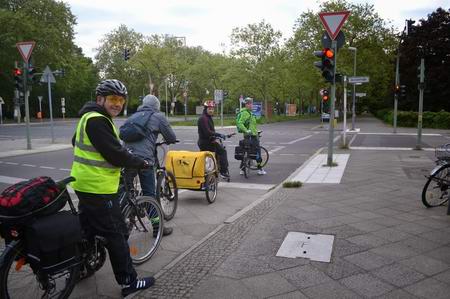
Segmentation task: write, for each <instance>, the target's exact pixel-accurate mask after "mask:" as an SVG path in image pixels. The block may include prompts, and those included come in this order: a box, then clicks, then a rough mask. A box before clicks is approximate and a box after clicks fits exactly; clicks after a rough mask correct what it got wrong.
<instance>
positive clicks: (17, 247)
mask: <svg viewBox="0 0 450 299" xmlns="http://www.w3.org/2000/svg"><path fill="white" fill-rule="evenodd" d="M22 244H23V243H22V242H18V241H13V242H11V243H10V244H9V245H8V246H6V248H5V250H4V251H3V254H2V258H3V261H4V263H3V266H2V267H1V269H0V298H11V299H15V298H17V299H22V298H58V299H61V298H68V297H69V295H70V293H71V292H72V290H73V287H74V286H75V282H76V280H77V278H78V277H79V271H80V266H79V265H75V266H73V267H70V268H67V269H64V270H61V271H59V272H58V273H55V274H46V273H43V272H42V271H41V270H35V271H33V269H31V267H30V264H29V263H28V262H27V260H26V254H25V251H24V246H23V245H22Z"/></svg>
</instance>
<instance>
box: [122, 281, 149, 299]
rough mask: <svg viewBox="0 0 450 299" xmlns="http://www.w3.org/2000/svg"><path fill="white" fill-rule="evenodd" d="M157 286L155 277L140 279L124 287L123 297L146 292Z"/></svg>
mask: <svg viewBox="0 0 450 299" xmlns="http://www.w3.org/2000/svg"><path fill="white" fill-rule="evenodd" d="M154 284H155V278H153V277H151V276H150V277H144V278H138V279H136V280H135V281H134V282H132V283H130V284H129V285H127V286H123V287H122V296H123V297H126V296H128V295H130V294H132V293H134V292H137V291H139V290H145V289H148V288H149V287H151V286H152V285H154Z"/></svg>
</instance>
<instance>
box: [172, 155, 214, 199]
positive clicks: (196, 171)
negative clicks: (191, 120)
mask: <svg viewBox="0 0 450 299" xmlns="http://www.w3.org/2000/svg"><path fill="white" fill-rule="evenodd" d="M166 170H167V171H170V172H172V173H173V174H174V176H175V179H176V182H177V187H178V188H179V189H188V190H196V191H205V193H206V199H207V200H208V202H209V203H213V202H214V201H215V200H216V197H217V186H218V182H219V180H218V168H217V162H216V158H215V155H214V153H212V152H208V151H201V152H190V151H168V152H167V155H166Z"/></svg>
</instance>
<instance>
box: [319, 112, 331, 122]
mask: <svg viewBox="0 0 450 299" xmlns="http://www.w3.org/2000/svg"><path fill="white" fill-rule="evenodd" d="M321 119H322V121H330V113H322V115H321Z"/></svg>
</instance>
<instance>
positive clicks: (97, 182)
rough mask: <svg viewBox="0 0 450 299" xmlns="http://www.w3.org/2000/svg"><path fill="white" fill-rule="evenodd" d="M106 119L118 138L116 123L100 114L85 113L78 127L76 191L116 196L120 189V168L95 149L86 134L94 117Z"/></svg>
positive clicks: (75, 172)
mask: <svg viewBox="0 0 450 299" xmlns="http://www.w3.org/2000/svg"><path fill="white" fill-rule="evenodd" d="M99 116H100V117H104V118H106V119H108V121H110V122H111V125H112V127H113V130H114V134H115V135H116V138H117V139H119V132H118V131H117V129H116V127H115V126H114V123H113V122H112V121H111V120H110V119H109V118H107V117H106V116H104V115H102V114H100V113H98V112H94V111H93V112H88V113H85V114H84V115H83V116H82V117H81V119H80V121H79V122H78V125H77V130H76V135H75V148H74V158H73V164H72V170H71V172H70V175H71V176H73V177H75V178H76V181H75V182H72V183H71V186H72V188H73V189H74V190H76V191H81V192H86V193H94V194H115V193H117V190H118V189H119V180H120V167H117V166H113V165H111V164H110V163H109V162H108V161H106V160H105V158H103V156H102V155H101V154H100V153H99V152H98V151H97V150H96V149H95V147H94V146H93V145H92V143H91V141H90V140H89V136H88V135H87V134H86V124H87V122H88V120H89V119H90V118H92V117H99Z"/></svg>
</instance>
